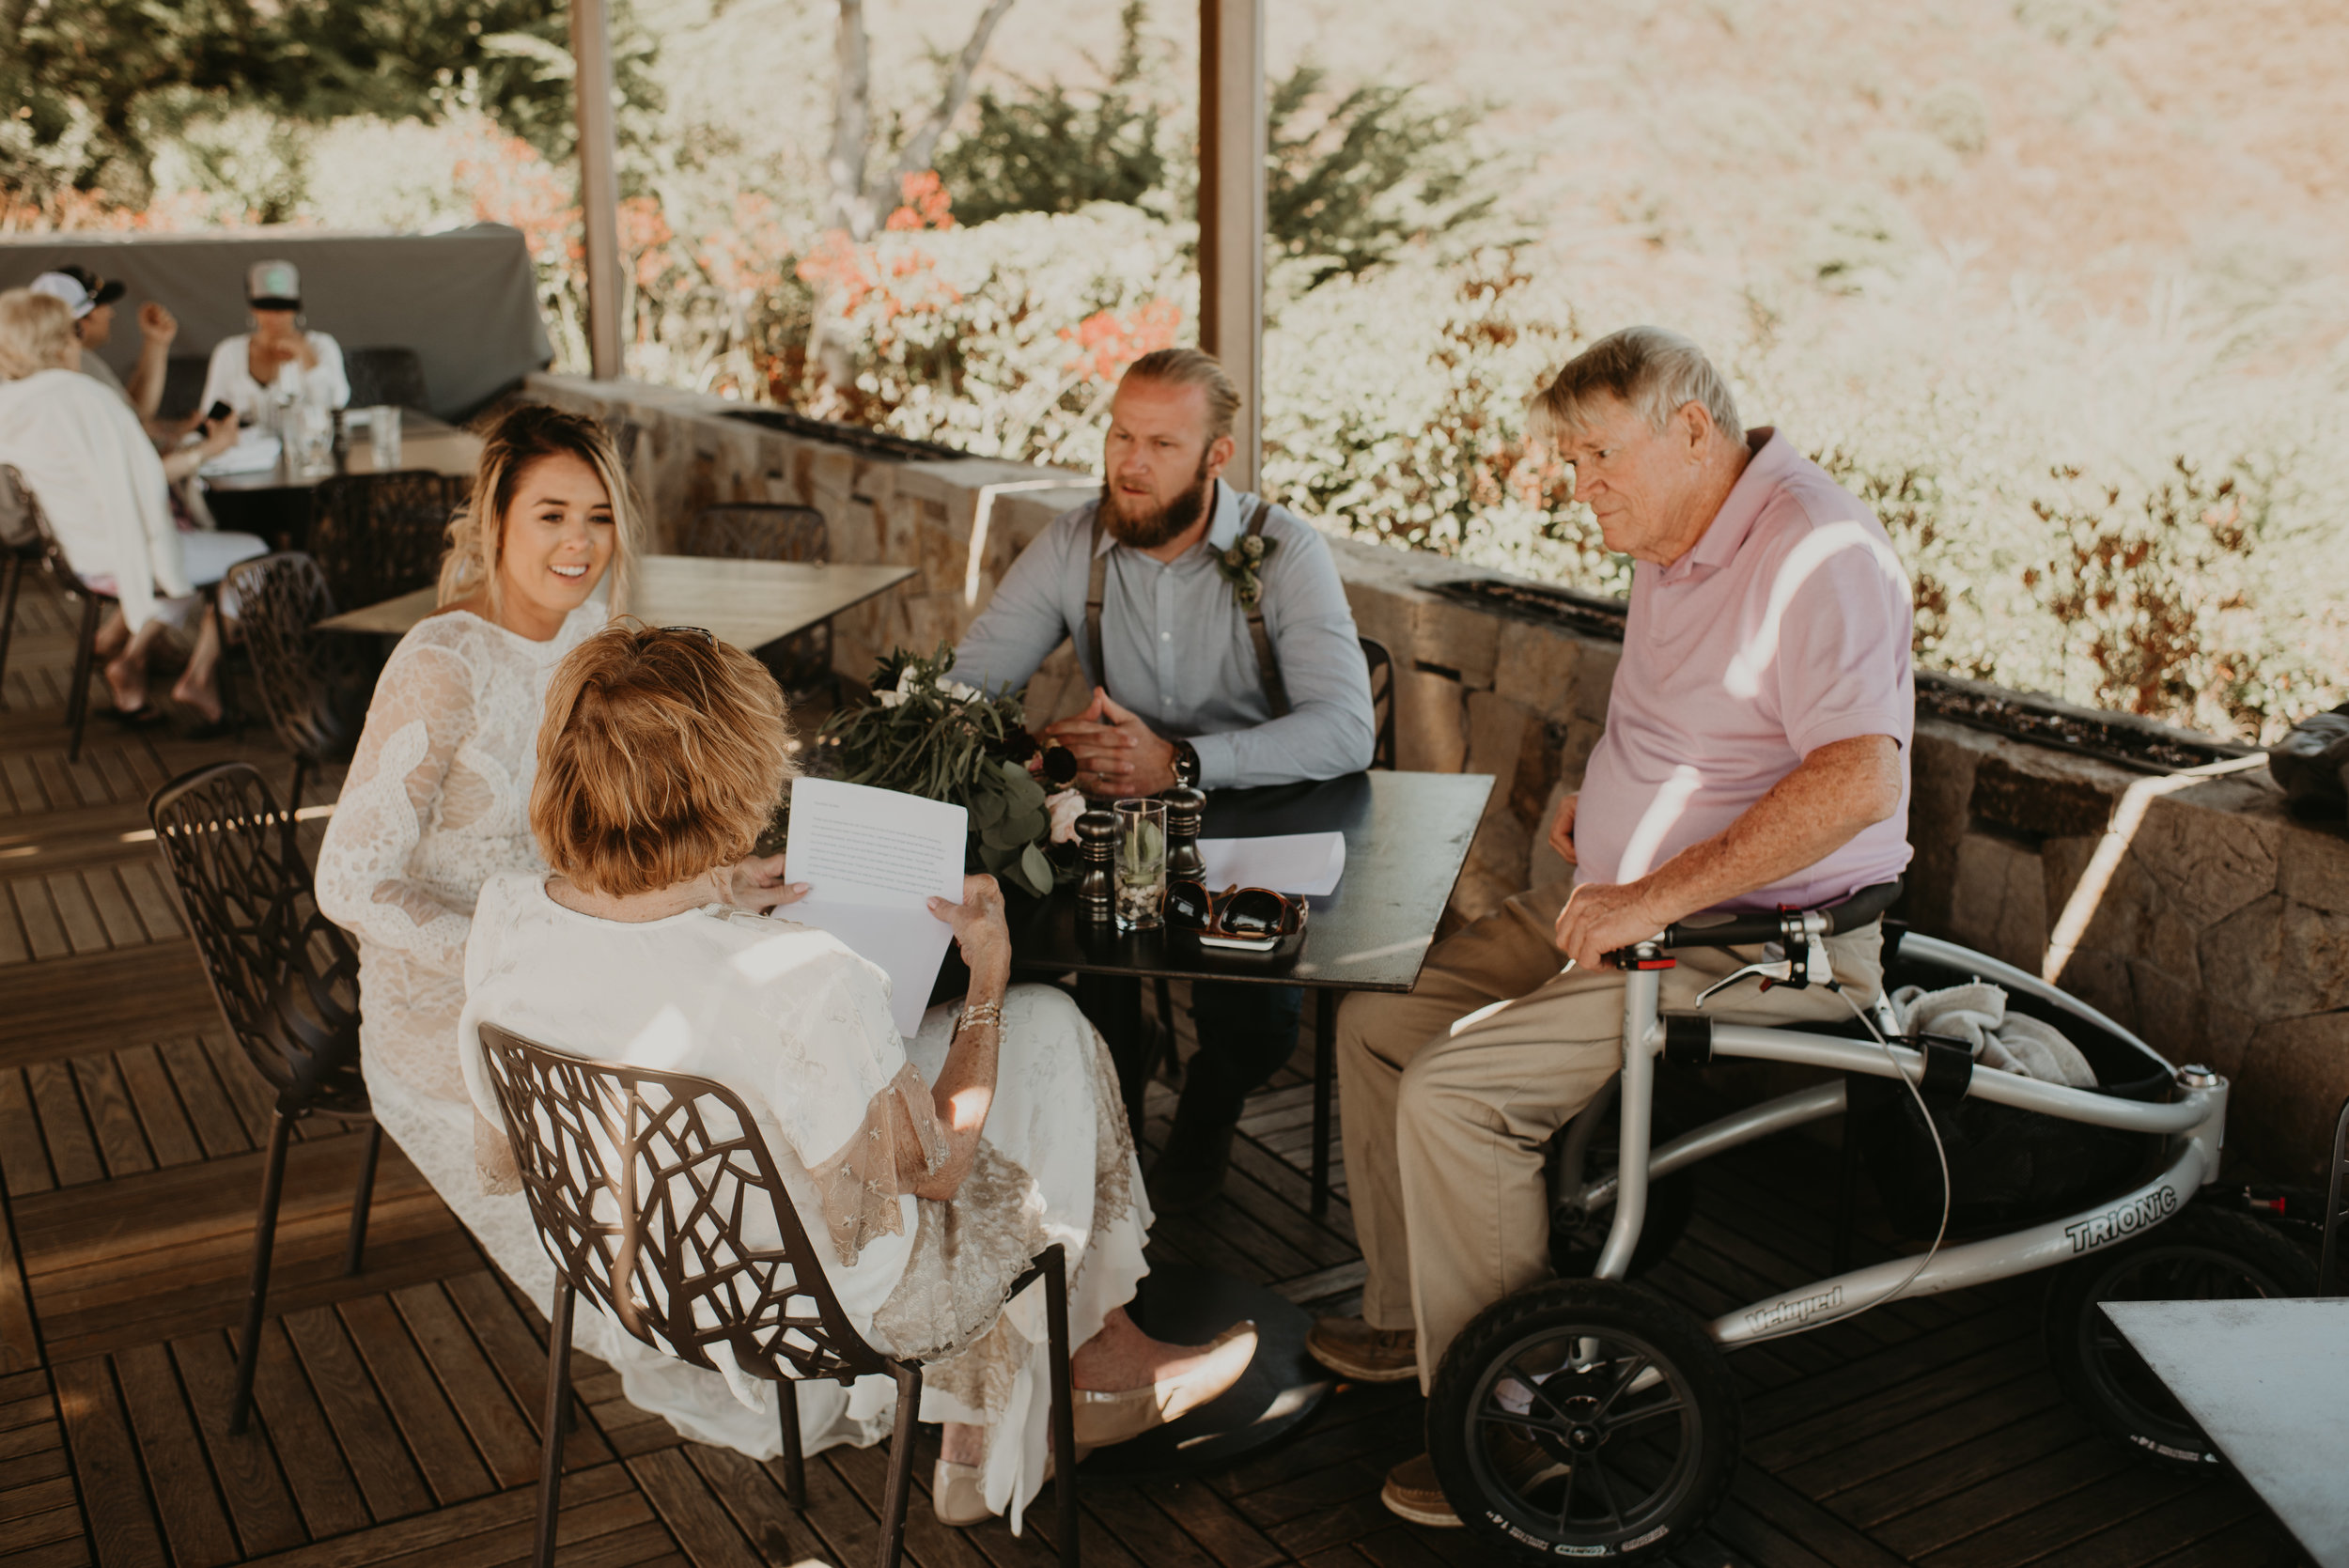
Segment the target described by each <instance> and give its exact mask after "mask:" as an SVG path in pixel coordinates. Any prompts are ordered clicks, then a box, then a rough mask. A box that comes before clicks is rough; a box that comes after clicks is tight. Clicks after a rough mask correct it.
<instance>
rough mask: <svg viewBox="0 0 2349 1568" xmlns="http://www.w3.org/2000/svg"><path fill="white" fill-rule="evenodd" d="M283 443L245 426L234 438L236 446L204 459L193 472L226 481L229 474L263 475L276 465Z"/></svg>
mask: <svg viewBox="0 0 2349 1568" xmlns="http://www.w3.org/2000/svg"><path fill="white" fill-rule="evenodd" d="M283 450H284V447H283V443H282V442H279V441H278V439H277V438H276V437H275V436H273V435H271V434H270V433H269V432H268V431H267V430H261V429H255V428H253V427H246V428H245V429H244V430H243V431H241V433H240V434H239V435H238V437H237V444H236V445H234V446H232V447H230V448H229V449H228V450H227V451H226V452H223V453H221V454H220V455H219V456H218V457H215V458H206V459H205V462H204V466H203V467H201V468H199V469H197V470H196V473H198V474H202V475H204V477H206V478H208V479H226V478H227V477H228V476H229V475H230V474H263V473H266V472H268V471H269V470H271V469H272V468H275V467H276V466H277V459H278V457H279V455H280V454H281V453H282V451H283Z"/></svg>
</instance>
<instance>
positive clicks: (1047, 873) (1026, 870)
mask: <svg viewBox="0 0 2349 1568" xmlns="http://www.w3.org/2000/svg"><path fill="white" fill-rule="evenodd" d="M1019 870H1020V872H1021V873H1022V875H1021V877H1020V878H1019V879H1020V881H1021V882H1022V883H1023V884H1024V885H1025V886H1026V887H1027V890H1028V891H1029V892H1030V893H1034V894H1035V895H1036V896H1038V897H1039V898H1040V897H1042V896H1043V895H1044V894H1046V893H1050V892H1051V891H1052V862H1050V861H1049V860H1047V859H1045V857H1044V851H1043V850H1041V849H1038V848H1037V847H1036V846H1034V845H1033V844H1031V845H1029V846H1027V847H1026V848H1025V849H1022V850H1020V851H1019Z"/></svg>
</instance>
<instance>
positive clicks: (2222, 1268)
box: [2041, 1204, 2316, 1469]
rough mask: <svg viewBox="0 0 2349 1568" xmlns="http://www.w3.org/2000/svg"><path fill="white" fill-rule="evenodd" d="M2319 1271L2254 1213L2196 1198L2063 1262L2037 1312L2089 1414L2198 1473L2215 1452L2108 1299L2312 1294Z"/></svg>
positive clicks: (2072, 1392) (2063, 1376) (2057, 1364)
mask: <svg viewBox="0 0 2349 1568" xmlns="http://www.w3.org/2000/svg"><path fill="white" fill-rule="evenodd" d="M2315 1294H2316V1269H2315V1267H2314V1265H2311V1264H2310V1262H2309V1260H2308V1258H2307V1256H2306V1255H2305V1254H2304V1253H2302V1252H2301V1250H2299V1249H2298V1248H2297V1247H2295V1246H2294V1245H2293V1244H2292V1243H2291V1241H2289V1240H2288V1239H2286V1238H2285V1237H2283V1236H2281V1235H2279V1234H2277V1233H2276V1232H2274V1231H2272V1230H2270V1229H2269V1228H2268V1227H2267V1226H2265V1225H2263V1224H2262V1223H2261V1222H2260V1221H2259V1220H2257V1219H2253V1218H2251V1217H2250V1216H2249V1215H2248V1214H2236V1213H2232V1212H2231V1211H2229V1210H2226V1209H2217V1208H2211V1207H2208V1206H2205V1205H2201V1204H2194V1205H2190V1206H2188V1207H2187V1208H2186V1209H2185V1210H2184V1211H2183V1212H2181V1213H2180V1214H2179V1215H2178V1216H2177V1217H2176V1218H2175V1219H2170V1220H2167V1221H2165V1222H2164V1223H2162V1224H2161V1225H2159V1226H2157V1227H2156V1228H2155V1229H2154V1230H2151V1231H2148V1232H2144V1233H2142V1234H2139V1235H2138V1236H2136V1237H2135V1238H2134V1239H2132V1240H2129V1241H2126V1242H2123V1243H2122V1244H2121V1245H2120V1246H2117V1247H2108V1248H2106V1249H2104V1250H2102V1251H2098V1252H2092V1253H2090V1254H2089V1255H2088V1256H2087V1257H2084V1258H2080V1259H2077V1260H2076V1261H2075V1262H2072V1263H2067V1264H2065V1265H2063V1266H2062V1267H2061V1268H2059V1269H2057V1270H2056V1271H2055V1276H2054V1278H2053V1279H2052V1280H2051V1281H2049V1283H2048V1286H2047V1302H2046V1311H2045V1313H2044V1315H2043V1316H2042V1318H2041V1332H2042V1335H2043V1337H2044V1338H2045V1340H2046V1348H2047V1365H2048V1367H2049V1369H2050V1370H2051V1371H2053V1372H2054V1374H2055V1378H2056V1384H2057V1386H2058V1387H2060V1388H2061V1389H2062V1390H2063V1392H2064V1394H2065V1396H2066V1397H2068V1398H2069V1399H2070V1400H2071V1401H2072V1403H2073V1404H2075V1405H2078V1406H2079V1408H2080V1410H2081V1411H2082V1412H2083V1413H2084V1414H2085V1415H2086V1416H2087V1417H2088V1419H2089V1420H2090V1421H2093V1422H2095V1424H2096V1425H2097V1426H2098V1427H2099V1428H2101V1429H2102V1430H2103V1431H2104V1432H2106V1433H2107V1434H2108V1435H2109V1436H2114V1437H2118V1438H2120V1439H2121V1440H2122V1441H2123V1442H2125V1443H2127V1444H2129V1445H2130V1446H2131V1447H2133V1448H2135V1449H2136V1450H2138V1452H2140V1453H2142V1454H2144V1455H2145V1456H2146V1457H2147V1458H2149V1459H2152V1460H2153V1461H2154V1462H2155V1463H2156V1464H2160V1465H2166V1466H2173V1467H2178V1468H2180V1469H2202V1468H2205V1467H2210V1466H2215V1465H2217V1464H2218V1463H2220V1459H2219V1453H2218V1450H2217V1447H2216V1446H2215V1445H2214V1444H2213V1443H2212V1442H2211V1440H2210V1439H2209V1438H2208V1437H2206V1436H2203V1435H2202V1429H2201V1427H2199V1426H2197V1425H2196V1424H2195V1422H2194V1418H2193V1417H2191V1416H2189V1415H2187V1414H2186V1408H2185V1407H2184V1406H2183V1405H2180V1404H2179V1403H2178V1402H2177V1400H2176V1399H2175V1398H2173V1397H2172V1396H2171V1395H2170V1390H2169V1389H2167V1388H2165V1387H2164V1386H2163V1385H2162V1381H2161V1379H2160V1378H2159V1377H2157V1376H2155V1374H2154V1371H2153V1369H2152V1368H2150V1367H2148V1366H2147V1365H2146V1364H2145V1362H2144V1361H2143V1359H2142V1358H2139V1356H2138V1354H2137V1352H2136V1351H2135V1350H2133V1349H2132V1348H2130V1345H2129V1342H2128V1341H2127V1340H2125V1339H2123V1338H2122V1337H2121V1331H2120V1330H2119V1329H2118V1328H2115V1327H2113V1325H2112V1320H2111V1319H2110V1318H2108V1317H2107V1316H2106V1315H2105V1314H2104V1312H2103V1307H2104V1304H2105V1303H2106V1302H2108V1301H2240V1300H2246V1299H2250V1298H2253V1297H2277V1296H2314V1295H2315Z"/></svg>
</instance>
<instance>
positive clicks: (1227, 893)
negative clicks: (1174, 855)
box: [1166, 877, 1305, 939]
mask: <svg viewBox="0 0 2349 1568" xmlns="http://www.w3.org/2000/svg"><path fill="white" fill-rule="evenodd" d="M1166 923H1167V924H1169V925H1171V926H1173V927H1175V929H1176V930H1178V931H1196V932H1199V933H1201V934H1202V935H1204V936H1210V937H1239V938H1248V939H1270V938H1275V937H1285V936H1288V935H1289V934H1290V933H1292V932H1294V931H1298V930H1300V929H1302V928H1303V926H1304V924H1305V901H1304V900H1303V899H1301V898H1292V897H1290V896H1289V895H1288V894H1287V893H1274V892H1273V891H1272V890H1271V889H1270V888H1243V887H1239V886H1237V885H1235V886H1233V887H1228V888H1225V889H1224V890H1223V891H1222V892H1221V893H1210V892H1208V891H1207V886H1206V883H1204V882H1199V881H1194V880H1192V879H1190V878H1189V877H1178V878H1175V879H1173V880H1170V881H1169V882H1168V883H1167V884H1166Z"/></svg>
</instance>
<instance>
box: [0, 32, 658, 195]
mask: <svg viewBox="0 0 2349 1568" xmlns="http://www.w3.org/2000/svg"><path fill="white" fill-rule="evenodd" d="M567 18H568V9H567V8H566V7H565V6H564V4H563V3H562V0H321V3H308V4H302V5H272V4H263V3H260V0H172V3H171V4H168V5H162V4H156V3H154V0H0V114H5V115H6V116H8V118H9V119H11V120H13V121H15V122H17V123H18V128H19V134H20V137H28V140H27V141H26V144H25V145H24V146H23V147H17V148H13V149H11V148H8V147H5V146H0V194H8V192H10V191H21V190H22V189H23V187H24V186H25V185H26V184H27V183H28V181H29V180H30V179H31V178H32V176H33V173H34V171H35V167H36V165H37V164H39V163H47V162H54V160H39V159H36V158H35V157H34V156H33V154H34V152H35V151H37V150H39V149H49V148H55V147H60V146H68V145H70V146H73V147H75V149H76V151H77V152H78V163H79V166H77V167H72V168H69V169H66V170H65V171H63V172H64V174H65V176H66V178H67V179H69V180H70V182H71V183H73V184H75V185H77V186H83V187H94V186H97V185H100V184H101V183H109V184H113V185H116V186H117V187H120V186H125V185H135V184H137V183H139V182H140V178H141V177H142V176H143V171H144V170H145V168H146V166H147V163H148V158H149V157H150V156H151V153H152V151H153V147H151V146H150V143H151V142H153V141H155V140H157V139H159V138H167V137H169V136H172V135H175V134H177V133H178V132H179V131H180V130H181V129H182V128H183V127H184V125H185V124H186V122H187V121H188V119H189V118H190V117H191V116H194V115H197V114H200V113H202V112H204V111H205V110H206V109H208V108H209V109H214V110H221V109H226V108H229V107H232V106H233V107H237V108H250V109H257V110H259V111H261V112H263V113H265V114H268V115H272V116H279V117H283V118H285V119H288V120H294V121H302V122H308V123H313V124H321V123H324V122H326V121H329V120H333V119H335V118H338V117H341V116H349V115H363V114H364V115H376V116H381V117H383V118H385V119H392V120H397V119H402V118H407V117H418V118H424V119H428V120H429V119H433V118H437V117H438V116H440V115H441V114H442V113H443V112H445V111H446V110H447V109H448V108H449V107H451V106H452V105H453V104H455V103H456V102H457V101H459V99H460V98H461V99H463V100H465V101H470V102H477V103H478V104H479V105H480V106H481V107H482V108H484V109H486V110H487V111H488V112H489V113H490V115H492V116H494V117H495V118H496V119H497V120H498V121H499V122H500V123H501V124H503V125H505V126H506V128H507V129H508V130H510V131H512V132H515V133H517V134H519V135H521V136H523V137H524V138H526V139H528V140H529V141H530V142H531V143H532V144H533V145H535V146H536V147H537V148H538V149H539V151H541V152H542V153H544V154H545V155H547V156H548V157H550V158H568V156H569V153H570V147H571V137H572V130H571V84H570V71H571V60H570V51H569V40H568V21H567ZM614 30H615V33H616V34H618V37H617V38H615V39H614V42H615V46H616V47H615V49H614V71H615V73H616V74H617V76H618V78H619V84H618V85H619V86H620V88H621V91H622V95H623V97H624V98H626V99H627V100H628V101H630V103H631V104H633V105H637V106H644V105H646V103H647V102H648V101H650V100H653V99H655V98H657V97H658V92H657V88H656V87H655V85H654V84H653V81H652V79H651V77H650V75H649V74H648V72H647V70H646V67H647V65H648V63H649V56H650V46H649V44H648V42H647V41H646V40H645V39H643V38H642V36H641V34H639V33H638V32H637V31H636V30H635V29H634V28H633V27H631V26H630V25H628V24H627V22H626V19H625V13H624V12H623V15H622V16H621V17H618V18H615V29H614ZM77 130H78V131H80V132H82V133H81V134H80V135H79V136H78V137H77V135H76V132H77ZM110 165H111V167H110ZM125 194H130V193H128V192H126V193H125Z"/></svg>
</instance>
